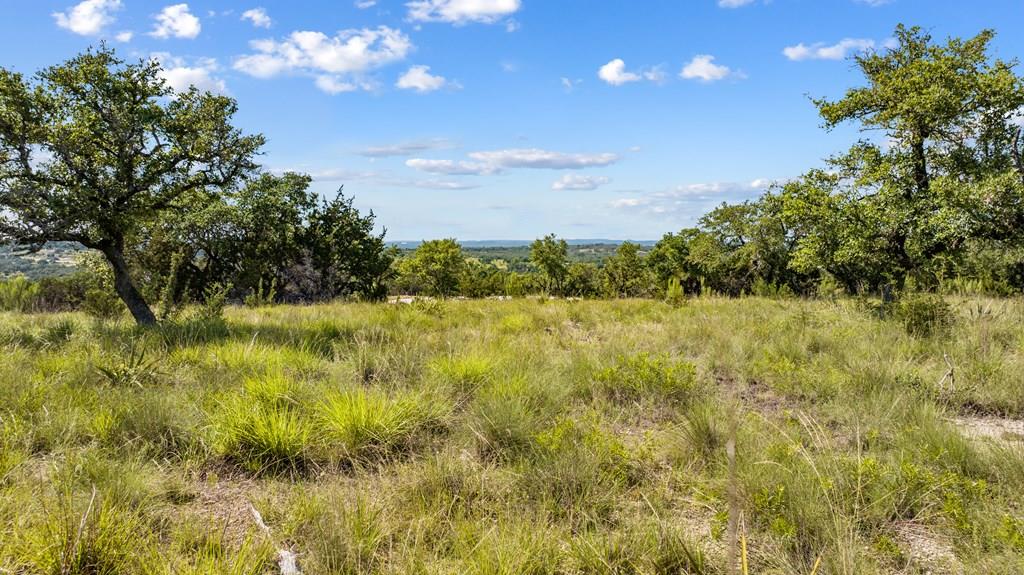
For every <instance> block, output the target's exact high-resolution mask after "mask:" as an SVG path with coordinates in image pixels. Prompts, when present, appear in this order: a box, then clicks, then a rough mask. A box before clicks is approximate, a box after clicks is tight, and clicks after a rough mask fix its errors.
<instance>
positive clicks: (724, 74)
mask: <svg viewBox="0 0 1024 575" xmlns="http://www.w3.org/2000/svg"><path fill="white" fill-rule="evenodd" d="M735 74H736V73H734V72H733V71H732V70H730V69H729V67H728V66H722V65H719V64H715V57H714V56H712V55H710V54H698V55H696V56H694V57H693V59H692V60H690V61H689V62H688V63H687V64H686V65H685V66H683V69H682V71H680V72H679V76H680V77H682V78H685V79H687V80H699V81H701V82H717V81H718V80H724V79H725V78H728V77H729V76H731V75H735Z"/></svg>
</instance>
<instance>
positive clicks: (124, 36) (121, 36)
mask: <svg viewBox="0 0 1024 575" xmlns="http://www.w3.org/2000/svg"><path fill="white" fill-rule="evenodd" d="M134 37H135V32H132V31H131V30H125V31H123V32H118V33H117V34H116V35H115V36H114V40H117V41H118V42H122V43H124V42H131V41H132V38H134Z"/></svg>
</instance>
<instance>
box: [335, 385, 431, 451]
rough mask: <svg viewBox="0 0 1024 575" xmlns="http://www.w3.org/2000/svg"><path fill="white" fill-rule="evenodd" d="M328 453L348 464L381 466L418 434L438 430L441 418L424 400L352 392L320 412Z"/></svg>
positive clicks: (374, 392)
mask: <svg viewBox="0 0 1024 575" xmlns="http://www.w3.org/2000/svg"><path fill="white" fill-rule="evenodd" d="M319 417H320V420H321V423H322V427H323V429H324V432H325V437H326V439H327V442H328V449H330V450H332V451H337V452H338V455H339V456H340V457H341V458H342V459H343V460H344V461H347V462H350V463H359V462H363V463H367V462H380V461H383V460H386V459H389V458H392V457H394V456H396V455H398V454H400V453H401V452H402V451H404V450H406V449H408V448H409V446H410V445H411V444H412V442H413V440H414V439H415V436H416V434H417V433H419V432H421V431H424V430H426V429H429V428H430V427H434V426H437V425H438V424H439V423H440V420H441V417H442V414H441V412H440V411H439V410H438V407H437V406H436V405H434V404H432V403H430V402H428V401H427V400H426V399H425V398H424V397H421V396H415V395H405V396H399V397H389V396H388V395H386V394H384V393H382V392H378V391H365V390H362V389H360V390H354V391H349V392H344V393H338V394H334V395H331V396H330V397H328V398H327V399H325V400H324V402H323V404H322V405H321V406H320V408H319Z"/></svg>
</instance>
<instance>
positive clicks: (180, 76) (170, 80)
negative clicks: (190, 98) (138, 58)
mask: <svg viewBox="0 0 1024 575" xmlns="http://www.w3.org/2000/svg"><path fill="white" fill-rule="evenodd" d="M150 58H152V59H153V60H156V61H157V62H159V63H160V66H161V67H162V70H161V71H160V77H161V78H163V79H164V81H165V82H167V85H168V86H170V87H171V88H172V89H173V90H174V91H175V92H185V91H187V90H188V89H189V87H191V86H195V87H196V89H198V90H199V91H201V92H214V93H217V94H226V93H227V91H228V89H227V85H226V84H225V83H224V80H222V79H220V78H217V77H215V76H214V73H215V72H217V70H218V69H219V66H218V65H217V61H216V60H215V59H213V58H199V59H198V60H196V61H195V62H194V63H193V65H191V66H189V65H187V63H186V62H185V60H184V59H183V58H179V57H176V56H172V55H170V54H168V53H166V52H155V53H153V54H150Z"/></svg>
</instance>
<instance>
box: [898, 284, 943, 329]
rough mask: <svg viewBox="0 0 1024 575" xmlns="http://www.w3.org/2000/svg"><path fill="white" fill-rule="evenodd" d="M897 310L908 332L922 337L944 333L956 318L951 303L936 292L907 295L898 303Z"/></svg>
mask: <svg viewBox="0 0 1024 575" xmlns="http://www.w3.org/2000/svg"><path fill="white" fill-rule="evenodd" d="M895 311H896V314H895V315H896V318H897V319H898V320H899V321H901V322H903V327H904V328H905V329H906V330H907V333H909V334H911V335H915V336H920V337H928V336H931V335H935V334H941V333H944V332H945V331H947V330H948V329H949V328H950V327H951V326H952V325H953V320H954V315H953V309H952V308H951V307H950V305H949V303H947V302H946V300H945V299H943V298H942V296H940V295H936V294H923V293H915V294H910V295H906V296H904V297H903V298H902V299H900V301H899V302H898V303H897V305H896V310H895Z"/></svg>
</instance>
